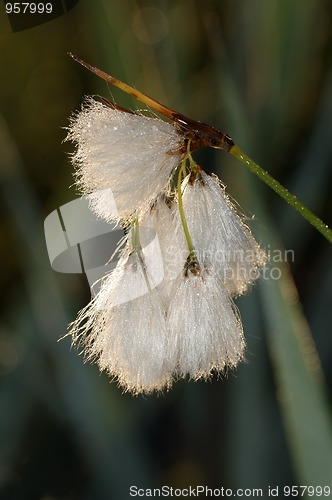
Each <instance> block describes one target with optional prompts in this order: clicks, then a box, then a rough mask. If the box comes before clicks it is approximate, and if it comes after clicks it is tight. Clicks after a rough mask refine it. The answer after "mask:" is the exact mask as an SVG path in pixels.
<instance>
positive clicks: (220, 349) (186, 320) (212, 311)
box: [167, 268, 245, 380]
mask: <svg viewBox="0 0 332 500" xmlns="http://www.w3.org/2000/svg"><path fill="white" fill-rule="evenodd" d="M167 326H168V335H169V339H170V349H169V353H168V354H169V356H170V359H169V364H170V365H174V364H176V373H177V374H178V376H180V377H185V376H186V375H189V377H190V378H192V379H195V380H197V379H199V378H202V377H203V378H207V377H209V376H210V375H211V372H212V371H213V370H216V371H218V372H225V371H226V369H227V368H234V367H235V366H236V365H237V364H238V363H239V362H240V361H241V360H242V359H243V356H244V350H245V340H244V336H243V330H242V324H241V320H240V318H239V315H238V313H237V310H236V308H235V305H234V304H233V302H232V300H231V298H230V296H229V294H228V292H227V291H226V289H225V287H224V285H223V284H222V282H221V280H220V279H219V278H218V276H216V274H215V273H213V271H212V270H211V269H210V270H208V269H203V268H202V271H201V273H200V274H199V275H194V274H192V273H191V272H190V271H189V274H188V276H181V277H179V278H178V279H177V282H176V283H175V284H174V288H173V293H172V298H171V301H170V305H169V310H168V315H167Z"/></svg>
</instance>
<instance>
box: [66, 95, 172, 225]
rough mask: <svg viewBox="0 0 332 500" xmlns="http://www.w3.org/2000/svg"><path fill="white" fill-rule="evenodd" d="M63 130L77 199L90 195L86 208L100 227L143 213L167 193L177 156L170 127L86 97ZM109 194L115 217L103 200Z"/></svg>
mask: <svg viewBox="0 0 332 500" xmlns="http://www.w3.org/2000/svg"><path fill="white" fill-rule="evenodd" d="M68 130H69V133H68V135H67V138H66V139H67V140H71V141H73V142H74V143H75V144H76V145H77V149H76V152H75V153H74V154H73V157H72V160H73V164H74V166H75V167H76V185H77V186H78V188H79V189H80V191H81V192H82V194H83V195H85V196H86V195H91V196H90V197H89V200H90V205H91V208H92V209H93V211H94V212H95V213H96V214H97V216H99V217H101V218H103V219H105V220H106V221H112V220H114V219H118V218H121V219H130V218H131V217H132V216H135V217H136V216H137V215H138V214H139V213H144V212H145V211H146V210H147V209H148V207H149V205H150V204H151V202H153V201H154V200H155V199H156V198H157V196H158V194H159V193H161V192H163V191H165V190H166V189H167V187H168V183H169V179H170V176H171V174H172V172H173V170H174V169H175V168H176V167H177V165H178V163H179V161H180V159H181V156H182V153H181V152H179V151H180V148H181V146H182V143H181V136H180V135H179V134H178V132H177V131H176V128H175V127H174V126H173V125H171V124H170V123H167V122H165V121H162V120H160V119H158V118H150V117H147V116H144V115H137V114H134V113H130V112H125V111H120V110H118V109H116V108H114V107H111V106H107V105H105V104H103V103H101V102H98V101H96V100H94V99H92V98H91V97H90V98H87V99H86V101H85V103H84V105H83V107H82V110H81V111H80V112H78V113H77V114H76V115H75V116H73V117H72V118H71V121H70V126H69V128H68ZM109 189H110V190H111V191H110V193H112V195H113V197H114V200H115V205H116V208H117V211H116V213H114V211H113V210H112V207H113V205H112V204H111V205H110V203H109V201H108V197H107V195H105V192H106V193H107V191H105V190H109ZM99 191H100V193H99ZM110 193H109V196H111V194H110Z"/></svg>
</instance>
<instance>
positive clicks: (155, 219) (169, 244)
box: [140, 196, 188, 308]
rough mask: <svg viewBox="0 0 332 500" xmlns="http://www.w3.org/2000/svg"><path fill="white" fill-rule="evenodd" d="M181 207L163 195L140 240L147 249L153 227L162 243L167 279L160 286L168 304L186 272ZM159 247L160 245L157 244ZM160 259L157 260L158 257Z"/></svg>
mask: <svg viewBox="0 0 332 500" xmlns="http://www.w3.org/2000/svg"><path fill="white" fill-rule="evenodd" d="M180 225H181V222H180V217H179V209H178V206H177V204H176V203H175V202H173V203H170V202H169V201H167V200H166V199H165V198H164V197H163V196H162V197H159V198H158V200H157V201H156V203H155V204H154V205H153V207H152V208H151V210H148V211H147V212H146V214H145V216H144V218H143V220H142V224H141V227H140V241H141V244H142V246H143V247H144V251H145V252H146V251H147V248H146V247H147V246H148V245H149V244H151V243H150V241H149V238H151V230H152V234H153V235H154V238H155V239H156V241H157V242H158V244H159V246H158V250H159V251H160V253H159V254H157V253H156V252H155V254H154V255H155V259H156V257H157V255H159V257H160V258H161V260H162V265H163V275H164V276H163V280H162V282H161V283H160V284H159V286H158V290H159V293H160V295H161V297H162V300H163V302H164V306H165V308H167V307H168V304H169V300H170V295H171V289H172V286H173V283H174V281H175V279H176V278H177V277H178V276H179V275H181V274H183V267H184V264H185V262H186V259H187V256H188V247H187V245H186V241H185V238H184V233H183V230H182V227H180ZM149 228H150V231H149V230H148V229H149ZM154 246H155V248H157V246H156V244H155V245H154ZM156 260H157V259H156Z"/></svg>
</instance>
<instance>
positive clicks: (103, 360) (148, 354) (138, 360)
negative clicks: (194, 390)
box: [71, 248, 173, 394]
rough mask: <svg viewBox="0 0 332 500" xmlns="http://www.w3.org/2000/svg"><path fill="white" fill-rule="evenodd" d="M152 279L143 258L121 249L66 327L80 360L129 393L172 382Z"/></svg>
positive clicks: (162, 319)
mask: <svg viewBox="0 0 332 500" xmlns="http://www.w3.org/2000/svg"><path fill="white" fill-rule="evenodd" d="M154 279H155V278H154V277H150V275H149V271H148V267H147V266H146V263H145V261H144V257H143V254H142V255H139V254H138V253H137V252H130V250H129V249H128V248H127V249H126V250H125V251H124V255H123V256H122V258H121V259H120V261H119V263H118V265H117V267H116V269H115V270H114V271H112V272H111V273H110V274H109V275H108V276H107V277H105V278H104V280H103V282H102V285H101V288H100V292H99V293H98V295H97V296H96V297H95V298H94V299H93V300H92V301H91V302H90V304H89V305H88V306H87V307H86V308H85V309H83V310H82V311H81V312H80V313H79V315H78V317H77V319H76V321H75V322H74V323H72V325H71V334H72V336H73V340H74V342H77V341H80V343H81V344H83V346H84V353H85V356H86V359H87V360H93V361H95V362H96V363H97V364H98V366H99V368H100V370H105V371H106V372H107V373H108V374H109V375H110V376H111V377H112V378H114V379H116V380H117V381H118V383H119V385H120V386H121V387H122V388H123V389H124V390H125V391H129V392H131V393H133V394H139V393H141V392H145V393H150V392H151V391H153V390H161V389H163V388H165V387H167V386H170V385H171V381H172V371H173V369H172V367H170V366H169V361H168V355H167V353H168V335H167V330H166V320H165V311H164V307H163V304H162V301H161V298H160V295H159V293H158V290H157V288H156V287H155V286H154Z"/></svg>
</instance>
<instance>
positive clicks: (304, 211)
mask: <svg viewBox="0 0 332 500" xmlns="http://www.w3.org/2000/svg"><path fill="white" fill-rule="evenodd" d="M229 153H230V154H231V155H233V156H234V157H235V158H237V159H238V160H240V161H241V162H242V163H243V164H244V165H245V166H246V167H248V168H249V170H250V171H251V172H252V173H254V174H255V175H257V177H259V179H260V180H262V181H263V182H265V184H267V185H268V186H269V187H270V188H271V189H273V190H274V191H275V192H276V193H277V194H278V195H279V196H281V197H282V198H284V200H286V201H287V203H289V205H291V206H292V207H293V208H295V210H297V212H299V213H300V214H301V215H302V217H304V218H305V219H306V220H307V221H308V222H310V224H312V225H313V226H314V227H315V228H316V229H317V230H318V231H319V232H320V233H321V234H322V235H323V236H324V237H325V238H326V239H327V240H328V241H329V242H330V243H332V231H331V229H330V228H329V227H328V226H327V225H326V224H324V222H323V221H322V220H321V219H319V217H317V216H316V215H315V214H313V213H312V212H311V211H310V210H309V209H308V208H307V207H306V206H304V205H303V203H301V202H300V201H299V200H298V199H297V197H296V196H295V195H294V194H292V193H290V192H289V191H288V189H286V188H285V187H284V186H282V185H281V184H280V182H278V181H277V180H275V179H274V178H273V177H271V175H270V174H268V173H267V172H266V171H265V170H263V169H262V168H261V167H260V166H259V165H257V163H255V162H254V161H253V160H252V159H251V158H249V156H247V155H246V154H245V153H243V152H242V151H241V149H240V148H239V147H238V146H236V145H234V146H232V147H231V149H230V151H229Z"/></svg>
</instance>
